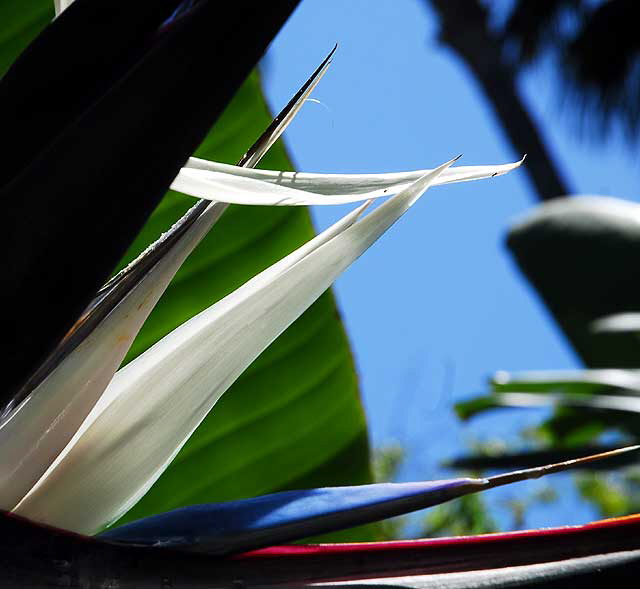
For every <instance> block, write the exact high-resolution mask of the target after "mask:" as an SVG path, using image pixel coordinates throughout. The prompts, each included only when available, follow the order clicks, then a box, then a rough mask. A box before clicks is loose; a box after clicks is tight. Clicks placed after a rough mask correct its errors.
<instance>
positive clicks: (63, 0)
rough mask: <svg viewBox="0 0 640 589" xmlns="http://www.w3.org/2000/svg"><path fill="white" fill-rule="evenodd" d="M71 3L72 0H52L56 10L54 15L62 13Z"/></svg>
mask: <svg viewBox="0 0 640 589" xmlns="http://www.w3.org/2000/svg"><path fill="white" fill-rule="evenodd" d="M71 4H73V0H53V7H54V9H55V11H56V16H58V15H59V14H60V13H62V12H63V11H64V10H66V9H67V8H69V6H71Z"/></svg>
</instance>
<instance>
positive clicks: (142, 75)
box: [0, 0, 296, 401]
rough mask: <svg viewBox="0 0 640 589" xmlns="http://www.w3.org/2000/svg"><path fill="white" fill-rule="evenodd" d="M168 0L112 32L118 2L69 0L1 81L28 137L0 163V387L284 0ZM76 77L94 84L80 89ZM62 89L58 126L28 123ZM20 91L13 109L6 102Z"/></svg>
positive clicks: (14, 123) (157, 188)
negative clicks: (1, 361)
mask: <svg viewBox="0 0 640 589" xmlns="http://www.w3.org/2000/svg"><path fill="white" fill-rule="evenodd" d="M179 4H180V3H179V2H178V1H177V0H175V1H173V2H169V0H166V1H164V0H163V1H162V2H158V3H154V7H152V9H151V10H148V11H147V10H146V3H143V4H142V5H140V9H141V10H142V7H144V8H145V11H144V14H142V12H141V11H139V10H135V9H134V11H133V17H132V22H133V23H134V24H135V26H132V28H131V30H129V29H128V28H127V27H125V32H124V33H123V35H119V34H115V33H114V30H115V29H116V28H119V26H118V27H115V24H114V23H115V22H119V20H118V19H123V20H125V21H126V20H127V19H128V16H129V15H128V12H129V7H128V6H127V5H124V4H121V5H118V4H115V5H114V4H113V3H112V2H106V1H102V0H98V1H95V2H94V1H93V0H79V1H78V2H76V3H74V5H72V7H71V8H70V9H69V10H68V11H67V12H65V13H63V15H62V16H61V17H60V18H59V19H56V20H55V21H54V22H53V23H52V24H51V25H50V26H49V27H48V28H47V29H46V31H45V33H44V35H43V37H41V38H40V39H39V40H37V41H36V43H35V44H34V45H33V46H31V48H30V49H29V50H28V51H27V52H26V53H25V54H23V57H22V58H21V59H19V60H18V61H17V62H16V64H15V65H14V66H13V67H12V68H11V69H10V71H9V72H8V73H7V74H6V75H5V77H4V78H3V80H2V82H1V83H0V107H1V108H0V111H1V112H2V113H4V114H5V116H7V113H11V112H13V118H12V120H11V121H8V122H7V125H6V126H7V127H8V129H9V130H11V129H17V131H15V132H13V133H11V132H9V133H8V135H9V137H11V136H12V135H15V136H17V135H18V133H21V134H23V136H24V135H25V134H26V135H28V136H30V135H34V136H36V138H34V139H33V144H32V148H31V149H26V148H23V147H22V146H21V142H19V141H18V140H17V139H16V143H17V145H15V146H14V145H12V151H11V152H12V154H13V155H14V158H13V159H9V160H8V161H7V163H6V165H5V166H4V167H3V170H2V173H0V194H1V195H2V197H3V200H4V202H5V203H6V205H5V223H6V227H7V228H8V231H7V234H6V242H5V244H4V246H3V252H5V257H6V260H5V262H4V272H3V284H2V294H3V301H2V302H3V309H5V318H6V322H5V323H6V327H5V329H7V330H8V332H9V333H10V335H11V339H12V346H11V355H10V357H9V358H7V360H8V362H7V366H8V367H10V370H9V368H8V369H7V374H6V383H5V389H4V391H5V393H4V394H5V395H8V396H10V395H11V393H12V391H14V390H15V389H16V387H18V386H19V385H20V384H21V383H22V382H23V381H24V380H25V379H26V378H28V376H29V373H30V372H31V371H33V370H34V369H35V367H36V366H37V365H38V364H39V363H40V362H41V361H43V359H44V356H45V355H46V354H47V353H48V352H50V351H51V350H52V348H53V347H54V345H55V344H56V343H57V341H59V340H60V338H61V337H62V336H63V335H64V333H65V331H67V330H68V329H69V328H70V327H71V325H72V324H73V323H74V321H75V320H76V319H77V318H78V317H79V315H80V313H81V312H82V310H83V309H84V308H85V307H86V305H87V304H88V303H89V301H90V300H91V298H92V297H93V296H94V294H95V292H96V291H97V289H98V288H99V287H100V286H101V284H102V283H103V282H104V281H105V280H106V278H107V277H108V275H109V273H110V272H111V271H112V270H113V268H114V266H115V265H116V264H117V260H118V259H119V258H120V257H121V256H122V254H123V253H124V251H125V250H126V248H127V247H128V245H129V244H130V243H131V241H132V239H133V237H134V236H135V235H136V234H137V232H138V231H139V229H140V228H141V226H142V224H143V223H144V221H145V220H146V218H147V217H148V215H149V214H150V212H151V211H152V209H153V207H154V206H155V205H156V204H157V203H158V202H159V200H160V199H161V197H162V196H163V194H164V193H165V191H166V189H167V187H168V186H169V184H170V183H171V181H172V180H173V178H174V177H175V175H176V173H177V172H178V170H179V168H180V167H181V166H182V164H183V163H184V162H185V161H186V159H187V157H188V156H189V155H190V154H191V153H192V152H193V151H194V149H195V148H196V147H197V146H198V144H199V143H200V142H201V141H202V140H203V138H204V137H205V135H206V133H207V131H208V129H209V128H210V126H211V125H212V124H213V122H214V121H215V120H216V118H217V117H218V116H219V115H220V114H221V113H222V111H223V109H224V107H225V106H226V105H227V103H228V102H229V100H230V99H231V97H232V96H233V94H234V93H235V91H236V90H237V89H238V87H239V86H240V85H241V83H242V81H243V80H244V79H245V78H246V76H247V75H248V74H249V72H250V70H251V68H252V67H253V66H254V65H255V64H256V62H257V61H258V59H259V58H260V56H261V55H262V53H263V51H264V49H265V48H266V46H267V44H268V43H269V42H270V41H271V39H272V38H273V36H274V35H275V33H276V32H277V31H278V29H279V28H280V26H281V25H282V24H283V23H284V21H285V20H286V18H287V16H288V15H289V13H290V12H291V10H292V9H293V8H294V6H295V4H296V1H295V0H278V1H277V2H270V3H268V4H261V5H259V6H256V7H254V8H253V9H252V10H250V11H247V10H246V9H245V8H244V7H243V6H241V5H237V6H235V8H234V9H232V10H226V11H225V12H224V15H223V14H222V13H221V12H220V11H219V7H218V5H217V3H216V2H213V1H210V0H202V1H201V2H198V3H196V4H194V5H193V7H192V8H191V9H189V10H187V11H185V12H184V13H183V14H182V15H181V16H180V18H177V19H174V20H173V21H171V22H165V21H166V20H167V19H168V18H169V17H170V16H171V14H172V12H173V10H174V9H175V8H176V6H178V5H179ZM15 11H16V12H19V3H16V5H15ZM105 11H111V13H112V16H111V17H110V18H109V19H106V18H105V19H102V18H101V17H102V16H104V12H105ZM137 17H139V20H136V19H137ZM112 18H113V21H112V20H111V19H112ZM147 19H148V20H147ZM221 19H223V22H221ZM67 23H70V24H69V26H67ZM78 25H80V26H78ZM9 28H10V26H9ZM94 28H95V29H96V33H95V38H96V42H95V46H94V45H93V44H92V41H91V39H93V36H92V32H93V29H94ZM78 29H79V31H80V32H78V33H75V34H74V31H77V30H78ZM214 31H215V34H213V32H214ZM76 35H78V36H79V38H76ZM83 40H84V41H85V42H84V43H83V42H82V41H83ZM110 40H111V42H112V43H113V45H112V46H111V47H112V48H113V53H110V52H109V51H108V49H109V48H110V46H109V45H108V43H109V41H110ZM100 41H102V42H100ZM76 43H79V45H80V46H77V45H76ZM69 53H71V54H72V55H71V57H69V59H70V64H71V65H70V66H69V67H68V68H67V67H65V65H64V61H65V59H66V58H67V56H68V54H69ZM105 63H106V64H107V65H104V64H105ZM46 66H48V68H47V67H46ZM42 70H44V72H43V73H42V76H41V77H40V78H38V76H37V74H38V73H39V72H40V71H42ZM51 72H54V73H51ZM56 72H57V73H56ZM49 76H51V77H52V79H49ZM58 76H59V77H58ZM68 78H71V80H68ZM105 80H107V81H108V82H110V83H105ZM54 83H55V86H56V87H55V88H49V91H48V92H46V93H45V92H43V91H42V87H41V86H40V85H41V84H45V85H47V87H49V86H48V85H49V84H54ZM85 84H86V86H87V87H89V88H90V89H91V92H92V93H93V94H92V95H91V92H90V95H89V96H88V97H87V98H85V99H84V100H80V99H78V97H77V93H82V91H83V89H84V86H85ZM65 88H70V89H71V93H72V94H73V97H72V99H70V103H71V105H70V106H69V109H68V110H67V107H66V106H65V107H64V108H61V109H60V110H61V112H60V118H61V119H62V125H61V126H59V127H58V126H57V125H56V124H53V125H45V124H44V123H42V124H40V125H35V127H36V128H35V129H33V130H32V132H31V133H27V132H26V131H25V129H23V128H22V127H23V125H22V119H24V118H25V117H27V116H29V117H30V116H31V111H32V110H34V109H35V108H36V107H38V112H41V113H42V115H41V116H42V118H43V119H44V120H47V121H49V113H48V110H47V109H46V108H44V109H40V105H39V103H40V102H41V101H45V102H46V101H47V100H49V101H50V102H49V104H51V103H52V102H53V106H52V107H51V111H52V112H51V113H50V116H51V117H55V116H56V114H57V112H56V111H57V110H58V108H56V106H55V104H56V102H55V100H56V97H57V96H58V95H57V94H56V92H59V93H60V94H59V97H60V100H61V101H64V99H65V98H67V97H66V95H65ZM25 96H34V97H36V98H35V99H36V100H37V103H38V104H36V105H34V104H33V103H32V102H30V101H27V100H25V99H24V97H25ZM83 96H84V95H83ZM32 100H33V99H32ZM23 102H24V109H25V110H24V111H22V110H20V109H16V108H12V105H13V106H16V105H18V104H23ZM65 104H66V103H65ZM74 105H75V106H74ZM40 127H42V139H41V141H39V140H38V139H37V135H38V133H39V128H40ZM26 129H27V131H28V130H29V127H28V126H26ZM29 138H30V137H29ZM21 158H24V159H21ZM43 291H45V292H46V296H42V293H43ZM36 333H37V334H38V337H34V334H36ZM5 399H6V400H8V398H7V397H5ZM18 400H19V399H17V400H16V401H18Z"/></svg>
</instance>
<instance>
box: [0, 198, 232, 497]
mask: <svg viewBox="0 0 640 589" xmlns="http://www.w3.org/2000/svg"><path fill="white" fill-rule="evenodd" d="M225 207H226V205H224V204H222V203H211V204H210V205H209V207H208V208H207V209H206V210H205V211H204V212H203V213H202V214H201V215H200V217H199V218H198V219H197V220H196V221H195V222H194V224H193V225H192V226H191V227H190V228H189V231H187V232H186V233H185V234H184V235H183V236H182V237H181V238H180V240H179V241H178V242H177V243H176V244H175V246H174V247H172V248H171V250H170V251H169V252H168V253H167V255H166V256H165V257H163V258H162V259H161V260H160V261H159V262H158V263H157V264H156V265H155V266H154V267H153V268H152V269H151V270H150V271H149V273H148V274H147V275H146V276H145V277H144V278H143V279H142V280H141V281H140V282H139V283H138V284H137V285H136V286H135V287H134V288H133V289H132V291H131V292H130V293H129V294H128V295H127V296H126V297H125V298H124V299H123V300H122V301H121V302H120V303H119V304H118V305H117V306H116V308H115V309H113V311H111V313H110V314H109V315H107V317H106V318H105V319H104V320H103V321H102V322H101V323H100V324H99V325H98V327H97V328H96V329H95V330H94V331H93V332H92V333H91V334H90V335H89V336H88V337H87V339H85V340H84V341H83V342H82V343H81V344H80V345H79V346H78V347H77V348H75V349H74V350H73V351H72V352H71V353H70V354H69V356H68V357H67V358H65V359H64V360H63V361H62V362H61V363H60V364H59V365H58V366H57V367H56V368H55V369H54V370H53V371H52V372H51V374H50V375H49V376H48V377H47V378H46V379H45V380H44V381H43V382H42V383H41V384H40V385H39V386H38V387H37V388H36V389H35V390H34V391H33V393H32V394H31V395H30V396H29V397H27V399H25V401H24V402H23V403H22V404H21V405H20V406H19V407H18V408H17V409H16V410H15V411H14V412H13V413H12V414H11V415H10V416H9V418H8V419H7V420H6V421H4V422H3V423H2V425H0V447H1V448H2V455H1V458H0V508H2V509H6V510H9V509H12V508H13V507H15V505H16V504H17V503H18V502H19V501H20V500H21V499H22V498H23V497H24V495H25V494H26V493H27V492H28V491H29V490H30V489H31V487H32V486H33V485H34V484H35V483H36V482H37V481H38V480H39V479H40V477H41V476H42V475H43V473H44V472H45V471H46V470H47V468H48V467H49V466H50V465H51V463H52V461H53V460H54V459H55V457H56V456H58V454H59V453H60V452H61V451H62V450H63V449H64V448H65V446H66V445H67V444H68V442H69V441H70V440H71V438H72V436H73V434H74V432H75V431H76V430H77V429H78V427H79V426H80V425H81V424H82V422H83V421H84V419H85V418H86V417H87V415H88V414H89V412H90V411H91V409H92V408H93V407H94V405H95V404H96V402H97V401H98V399H99V398H100V396H101V395H102V393H103V392H104V390H105V388H106V387H107V385H108V384H109V382H110V381H111V379H112V378H113V375H114V374H115V372H116V370H117V369H118V366H120V363H121V362H122V360H123V359H124V356H125V355H126V353H127V351H128V350H129V348H130V347H131V344H132V343H133V340H134V338H135V336H136V335H137V333H138V331H139V330H140V328H141V327H142V324H143V323H144V321H145V320H146V318H147V317H148V316H149V313H150V312H151V311H152V309H153V307H154V306H155V304H156V303H157V301H158V299H159V298H160V296H162V293H163V292H164V291H165V289H166V287H167V285H168V284H169V282H170V281H171V279H172V278H173V277H174V276H175V273H176V272H177V270H178V268H180V266H181V265H182V263H183V262H184V260H185V258H186V257H187V256H188V255H189V254H190V253H191V251H193V248H195V246H196V245H198V243H199V242H200V240H201V239H202V237H204V236H205V235H206V233H207V232H208V231H209V229H210V228H211V226H212V225H213V224H214V223H215V222H216V221H217V220H218V218H219V217H220V215H221V214H222V212H223V210H224V208H225Z"/></svg>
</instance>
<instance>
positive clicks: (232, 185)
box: [171, 157, 524, 206]
mask: <svg viewBox="0 0 640 589" xmlns="http://www.w3.org/2000/svg"><path fill="white" fill-rule="evenodd" d="M523 161H524V158H523V159H522V160H520V161H519V162H515V163H513V164H503V165H498V166H460V167H456V168H449V169H448V170H446V171H445V172H444V173H443V174H441V175H440V176H439V177H438V179H437V180H436V181H435V182H434V186H437V185H439V184H450V183H453V182H467V181H469V180H479V179H482V178H490V177H492V176H499V175H501V174H506V173H507V172H509V171H511V170H513V169H515V168H517V167H518V166H520V165H521V164H522V162H523ZM431 171H432V170H417V171H412V172H394V173H390V174H306V173H303V172H273V171H269V170H253V169H248V168H242V167H238V166H231V165H228V164H219V163H216V162H209V161H207V160H201V159H198V158H193V157H192V158H190V159H189V161H188V162H187V165H186V166H185V167H184V168H182V170H181V171H180V173H179V174H178V176H177V177H176V178H175V180H174V181H173V184H172V186H171V187H172V188H173V189H174V190H177V191H179V192H183V193H185V194H190V195H191V196H197V197H199V198H206V199H210V200H219V201H222V202H228V203H235V204H247V205H271V206H274V205H275V206H291V205H294V206H295V205H335V204H345V203H350V202H357V201H362V200H367V199H370V198H378V197H381V196H389V195H391V194H395V193H397V192H399V191H401V190H403V189H405V188H406V187H407V186H408V185H409V184H411V183H412V182H415V181H416V180H417V179H418V178H420V177H422V176H424V175H425V174H428V173H429V172H431Z"/></svg>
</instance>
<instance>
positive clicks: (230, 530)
mask: <svg viewBox="0 0 640 589" xmlns="http://www.w3.org/2000/svg"><path fill="white" fill-rule="evenodd" d="M486 484H487V481H485V480H484V479H479V480H478V479H452V480H445V481H431V482H423V483H397V484H394V483H385V484H376V485H362V486H356V487H332V488H324V489H309V490H305V491H286V492H283V493H275V494H273V495H264V496H262V497H256V498H254V499H245V500H240V501H229V502H227V503H213V504H208V505H194V506H191V507H184V508H181V509H176V510H174V511H169V512H167V513H163V514H160V515H154V516H152V517H148V518H145V519H141V520H138V521H135V522H132V523H130V524H126V525H123V526H120V527H118V528H114V529H111V530H108V531H106V532H104V533H102V534H101V537H102V538H105V539H108V540H114V541H118V542H126V543H133V544H141V545H155V546H172V547H175V548H179V549H183V550H193V551H202V552H208V553H215V554H226V553H230V552H239V551H246V550H253V549H256V548H261V547H264V546H269V545H273V544H277V543H282V542H290V541H293V540H299V539H301V538H305V537H308V536H312V535H315V534H321V533H325V532H330V531H334V530H338V529H343V528H349V527H351V526H356V525H361V524H366V523H369V522H373V521H377V520H380V519H383V518H386V517H392V516H395V515H400V514H403V513H407V512H410V511H415V510H417V509H422V508H424V507H429V506H432V505H436V504H438V503H442V502H444V501H447V500H449V499H453V498H455V497H459V496H461V495H465V494H467V493H470V492H473V491H477V490H479V489H480V488H481V487H483V486H485V485H486Z"/></svg>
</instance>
